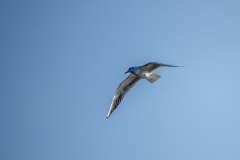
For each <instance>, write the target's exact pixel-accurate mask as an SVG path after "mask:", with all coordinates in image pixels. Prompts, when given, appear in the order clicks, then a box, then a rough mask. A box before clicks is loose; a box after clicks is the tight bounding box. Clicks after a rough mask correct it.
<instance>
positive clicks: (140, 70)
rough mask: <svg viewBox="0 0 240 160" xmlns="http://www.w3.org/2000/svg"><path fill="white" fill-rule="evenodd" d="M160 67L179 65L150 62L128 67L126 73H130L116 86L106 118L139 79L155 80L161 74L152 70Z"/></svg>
mask: <svg viewBox="0 0 240 160" xmlns="http://www.w3.org/2000/svg"><path fill="white" fill-rule="evenodd" d="M161 67H180V66H173V65H167V64H162V63H156V62H150V63H148V64H146V65H143V66H138V67H130V68H129V69H128V71H127V72H126V73H131V74H130V75H129V76H128V77H127V78H126V79H125V80H124V81H123V82H122V83H121V84H120V85H119V86H118V88H117V90H116V93H115V95H114V97H113V100H112V104H111V106H110V109H109V111H108V115H107V118H108V117H109V116H110V115H111V114H112V112H113V111H114V110H115V109H116V108H117V106H118V105H119V104H120V103H121V101H122V99H123V97H124V96H125V95H126V94H127V92H128V91H129V90H130V89H131V88H132V87H133V86H134V85H135V84H136V83H137V82H138V81H139V80H141V79H146V80H148V81H149V82H150V83H154V82H156V81H157V80H158V79H159V78H161V76H159V75H156V74H153V72H154V71H155V70H157V69H159V68H161ZM126 73H125V74H126Z"/></svg>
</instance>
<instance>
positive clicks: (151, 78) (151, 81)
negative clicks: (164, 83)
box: [147, 74, 161, 83]
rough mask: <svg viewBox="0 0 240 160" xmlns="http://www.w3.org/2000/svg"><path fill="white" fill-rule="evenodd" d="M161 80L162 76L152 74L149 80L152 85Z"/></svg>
mask: <svg viewBox="0 0 240 160" xmlns="http://www.w3.org/2000/svg"><path fill="white" fill-rule="evenodd" d="M159 78H161V76H159V75H157V74H151V75H150V76H149V77H148V78H147V80H148V81H149V82H150V83H154V82H156V81H157V80H158V79H159Z"/></svg>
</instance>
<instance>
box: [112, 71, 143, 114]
mask: <svg viewBox="0 0 240 160" xmlns="http://www.w3.org/2000/svg"><path fill="white" fill-rule="evenodd" d="M140 79H141V78H139V77H137V76H135V75H134V74H130V75H129V76H128V77H127V78H126V79H125V80H124V81H123V82H122V83H121V84H120V85H119V86H118V88H117V91H116V92H115V95H114V97H113V100H112V104H111V106H110V109H109V111H108V115H107V118H108V117H109V116H110V115H111V114H112V112H113V111H114V110H115V109H116V108H117V106H118V105H119V104H120V103H121V101H122V100H123V98H124V96H125V95H126V94H127V93H128V91H130V89H131V88H132V87H133V86H134V85H135V84H136V83H137V82H138V81H139V80H140Z"/></svg>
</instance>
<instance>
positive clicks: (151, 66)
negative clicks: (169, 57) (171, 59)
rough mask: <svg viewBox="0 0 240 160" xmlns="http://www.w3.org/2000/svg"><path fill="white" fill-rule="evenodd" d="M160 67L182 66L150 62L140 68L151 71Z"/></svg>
mask: <svg viewBox="0 0 240 160" xmlns="http://www.w3.org/2000/svg"><path fill="white" fill-rule="evenodd" d="M162 67H182V66H173V65H168V64H163V63H157V62H150V63H148V64H145V65H143V66H142V67H141V68H142V70H144V71H147V72H150V73H152V72H154V71H155V70H157V69H159V68H162Z"/></svg>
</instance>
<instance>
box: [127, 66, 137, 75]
mask: <svg viewBox="0 0 240 160" xmlns="http://www.w3.org/2000/svg"><path fill="white" fill-rule="evenodd" d="M135 70H136V67H130V68H129V69H128V71H127V72H125V74H126V73H133V72H134V71H135Z"/></svg>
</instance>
